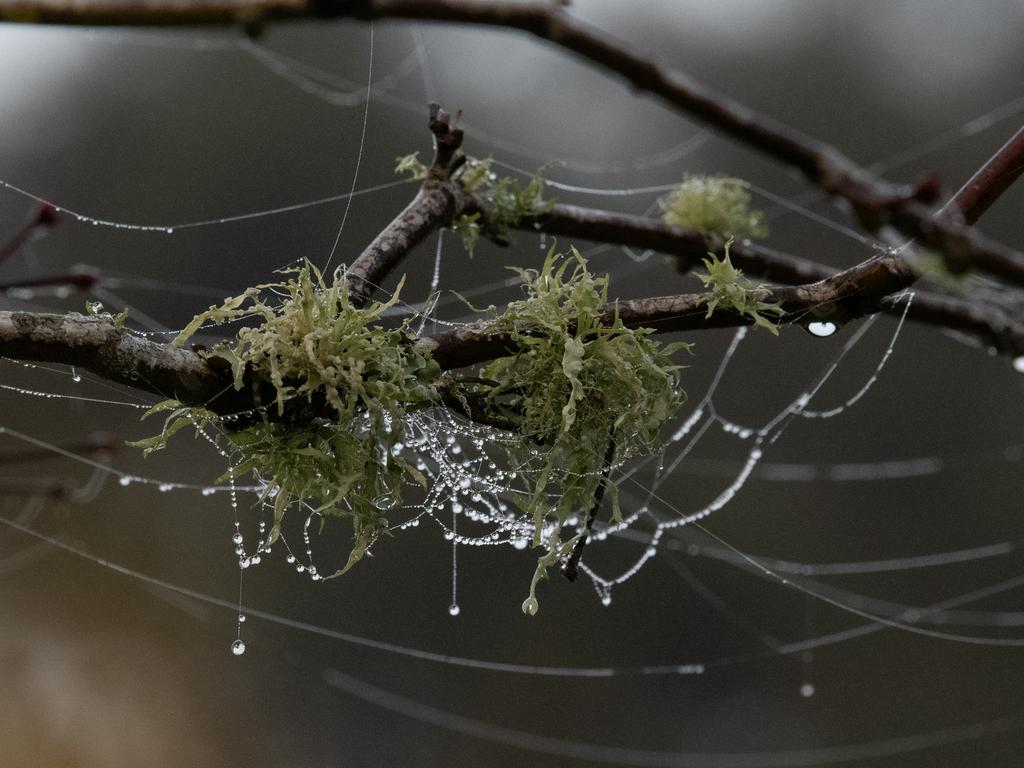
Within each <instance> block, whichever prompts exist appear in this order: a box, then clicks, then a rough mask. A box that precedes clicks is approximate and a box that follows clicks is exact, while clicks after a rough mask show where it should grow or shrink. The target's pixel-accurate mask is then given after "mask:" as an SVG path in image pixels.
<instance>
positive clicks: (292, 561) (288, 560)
mask: <svg viewBox="0 0 1024 768" xmlns="http://www.w3.org/2000/svg"><path fill="white" fill-rule="evenodd" d="M284 560H285V562H286V563H288V565H291V564H292V563H294V562H295V555H288V557H286V558H285V559H284Z"/></svg>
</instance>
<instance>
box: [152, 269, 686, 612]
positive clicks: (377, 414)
mask: <svg viewBox="0 0 1024 768" xmlns="http://www.w3.org/2000/svg"><path fill="white" fill-rule="evenodd" d="M516 271H517V272H518V273H519V274H520V276H521V277H522V279H523V281H524V283H525V287H526V291H527V295H526V297H525V298H523V299H521V300H519V301H515V302H512V303H511V304H509V306H508V307H507V309H506V310H504V311H502V312H498V311H496V310H494V308H493V307H492V308H491V309H490V310H488V312H489V313H490V317H489V318H487V319H486V320H484V321H482V323H481V327H480V330H482V331H484V332H487V333H494V334H505V335H509V336H511V337H512V339H513V340H514V341H515V343H516V345H517V348H518V350H519V351H518V352H517V353H516V354H514V355H509V356H506V357H502V358H499V359H497V360H495V361H493V362H491V363H490V364H488V365H486V366H484V367H483V368H482V369H481V370H480V371H479V375H478V376H468V377H459V376H458V375H457V374H454V373H448V374H445V376H444V377H442V376H441V372H440V370H439V369H438V366H437V364H436V363H435V362H434V360H433V359H432V358H431V357H430V356H429V355H427V354H426V353H425V352H423V351H422V350H423V349H425V347H423V346H417V345H416V344H415V343H414V341H413V339H411V338H410V336H409V335H407V333H406V330H407V325H408V322H411V321H407V322H406V323H405V324H402V325H400V326H398V327H394V328H388V327H385V326H384V325H383V324H382V320H383V314H384V312H385V311H386V310H387V309H389V308H390V307H392V306H394V305H395V303H396V302H397V301H398V292H397V291H396V293H395V295H394V296H393V297H392V298H391V299H390V300H389V301H387V302H376V303H373V304H371V305H370V306H369V307H366V308H362V309H360V308H357V307H354V306H353V305H352V304H351V302H350V300H349V293H348V287H347V284H346V282H345V280H344V278H343V277H342V276H341V274H340V273H339V272H335V273H334V275H333V280H332V281H331V282H330V283H327V281H325V279H324V277H323V276H322V275H321V274H320V272H318V271H317V269H316V268H315V267H314V266H312V265H311V264H309V263H308V262H307V263H306V264H305V265H304V266H303V267H301V268H299V269H294V270H290V271H288V272H286V273H285V279H284V280H282V281H280V282H277V283H271V284H267V285H259V286H256V287H253V288H250V289H248V290H247V291H245V292H244V293H242V294H241V295H239V296H236V297H234V298H230V299H226V300H225V301H224V302H223V303H222V304H220V305H217V306H213V307H211V308H210V309H209V310H208V311H206V312H203V313H202V314H200V315H198V316H197V317H196V318H195V319H194V320H193V321H192V322H191V323H189V325H188V327H186V328H185V330H184V331H183V332H182V333H181V334H180V335H179V337H178V338H177V339H176V340H175V341H174V343H175V344H177V345H181V344H183V343H184V342H185V341H186V340H187V339H188V338H190V337H191V336H192V334H194V333H195V332H196V331H197V330H199V328H201V327H203V326H205V325H208V324H214V325H216V324H221V323H227V322H235V321H248V322H249V323H250V324H249V325H247V326H246V327H243V328H242V329H240V330H239V331H238V332H237V334H236V336H235V338H234V339H233V340H231V341H228V342H223V343H220V344H218V345H217V346H215V347H214V348H213V349H212V350H210V351H209V352H206V353H204V354H206V355H207V357H208V358H209V359H210V361H211V363H213V364H216V365H221V366H225V367H228V368H230V370H231V374H232V380H233V382H234V386H235V387H236V388H237V389H242V388H243V387H248V386H252V383H253V382H254V381H259V380H263V381H267V382H270V384H271V385H272V386H273V392H274V397H273V400H272V402H270V403H269V404H268V408H266V409H257V410H255V411H253V412H252V413H250V414H246V415H243V419H242V420H241V421H238V420H232V419H230V418H229V417H226V418H222V417H219V416H217V415H216V414H214V413H212V412H210V411H209V410H206V409H203V408H198V407H188V406H183V405H182V404H180V403H178V402H176V401H166V402H164V403H161V404H160V405H158V406H156V407H155V408H153V409H152V410H151V411H150V413H154V414H155V413H161V414H164V415H165V422H164V429H163V430H162V432H161V434H160V435H157V436H156V437H153V438H150V439H148V440H142V441H139V442H138V443H136V445H137V446H139V447H142V448H144V449H145V450H146V452H147V453H150V452H152V451H155V450H159V449H161V448H163V447H164V446H165V445H166V444H167V441H168V439H169V438H170V437H171V436H173V435H174V434H175V433H177V432H179V431H180V430H182V429H186V428H195V429H196V430H197V431H198V430H201V429H203V428H205V427H208V426H213V427H216V428H217V429H218V431H219V432H221V433H223V434H224V435H225V436H226V438H227V439H228V440H229V441H230V442H231V444H232V445H233V447H234V449H235V450H236V451H237V453H238V455H239V456H240V462H239V463H238V464H237V465H236V466H235V467H234V468H233V470H232V474H231V475H230V477H232V478H237V477H241V476H243V475H245V474H247V473H252V474H253V475H254V476H255V477H256V478H257V480H259V481H261V482H262V484H263V487H264V489H265V490H264V492H263V497H262V501H265V502H267V503H268V504H271V503H272V506H273V509H274V523H273V526H272V528H271V530H270V533H269V535H268V537H267V541H266V546H268V547H269V546H270V545H271V544H273V543H274V542H275V541H276V539H277V538H278V537H279V536H280V531H281V524H282V520H283V518H284V516H285V513H286V512H287V510H288V509H289V508H291V507H293V506H298V505H300V504H301V505H303V506H304V507H305V508H306V509H307V510H313V511H315V512H316V513H319V514H320V515H322V516H324V517H341V518H347V519H349V520H350V521H351V524H352V526H353V543H352V549H351V552H350V553H349V555H348V560H347V562H346V563H345V565H344V567H342V568H341V569H339V570H338V571H337V572H336V573H335V574H334V575H338V574H340V573H343V572H345V571H346V570H348V568H350V567H352V566H353V565H354V564H355V563H356V562H358V561H359V560H360V559H361V558H362V557H363V556H364V555H365V554H366V553H367V551H368V550H369V548H370V547H371V546H372V545H373V543H374V542H375V541H376V540H377V539H378V538H379V537H380V536H381V535H382V534H384V533H386V532H387V530H388V523H387V520H386V518H385V514H386V513H387V511H388V510H389V509H392V508H393V507H395V506H397V505H398V504H399V503H400V502H401V494H402V488H403V486H404V485H409V484H411V483H419V484H420V485H422V486H424V487H426V485H427V483H426V480H425V478H424V477H423V476H422V475H421V474H420V473H419V472H418V471H417V470H416V469H415V467H413V466H411V465H410V464H409V463H408V462H407V461H405V460H404V459H403V458H402V453H401V448H400V447H399V443H402V441H403V431H404V425H405V423H406V417H407V415H408V414H409V413H411V412H412V411H414V410H417V409H420V408H424V407H428V406H432V405H437V404H438V401H439V396H438V387H439V385H440V382H442V381H444V382H445V383H446V385H449V384H454V393H455V396H456V398H458V399H460V400H461V401H462V402H463V403H464V404H467V405H468V403H469V402H470V400H472V402H473V406H474V412H476V413H482V414H484V415H485V416H486V415H490V416H494V417H497V418H499V419H500V420H501V422H502V423H508V424H511V425H513V426H514V428H515V429H516V431H517V432H519V433H520V435H521V436H520V438H519V439H517V440H510V441H508V442H507V443H504V445H506V450H507V451H508V458H509V465H510V466H512V467H522V468H524V471H522V472H519V473H518V479H517V480H516V482H518V483H520V485H519V486H518V487H515V488H512V489H511V490H510V493H509V494H508V498H509V500H510V501H511V503H513V504H515V505H517V506H519V507H520V509H521V510H522V511H523V513H524V514H527V515H530V516H532V519H533V524H534V530H535V534H534V545H535V546H538V547H543V548H544V550H545V554H544V555H543V556H541V557H540V558H539V559H538V563H537V567H536V570H535V572H534V576H533V580H532V582H531V586H530V598H529V599H528V600H527V602H526V603H524V606H523V607H524V610H525V611H526V612H527V613H534V612H536V610H537V605H538V604H537V601H536V595H535V591H536V586H537V583H538V581H539V580H541V579H543V578H546V576H547V571H548V568H550V566H552V565H554V564H555V563H557V562H558V560H560V559H562V558H564V557H566V556H567V554H568V553H569V551H570V549H571V548H572V546H573V544H574V543H575V541H576V537H565V538H566V539H567V540H563V534H562V529H563V527H564V526H566V525H567V524H568V521H569V520H570V519H571V518H573V517H574V516H576V517H577V520H578V519H579V516H580V515H585V514H586V513H587V510H589V509H590V508H591V506H593V501H594V498H595V493H596V491H597V489H598V486H599V484H600V483H602V471H603V470H604V462H605V457H606V456H609V455H611V454H612V453H614V456H615V461H616V462H620V461H625V460H627V459H630V458H633V457H637V456H643V455H648V454H650V453H652V452H654V451H656V450H657V449H658V448H659V447H660V446H661V438H660V430H661V427H662V426H663V424H664V423H665V421H667V420H668V419H669V418H671V417H672V416H673V415H674V414H675V412H676V411H677V409H678V408H679V406H680V404H681V403H682V402H683V400H684V398H685V395H684V393H683V392H682V390H681V389H680V386H679V370H680V368H679V366H678V365H675V364H674V363H673V362H672V360H671V357H670V356H671V355H672V354H673V353H674V352H675V351H676V350H678V349H681V348H684V347H686V346H687V345H685V344H661V343H659V342H656V341H654V340H653V339H651V338H650V331H649V330H645V329H635V328H627V327H626V326H625V325H624V324H623V323H622V321H621V320H620V319H619V317H618V316H617V314H616V313H614V311H613V312H611V313H610V314H609V313H608V312H607V311H606V309H605V308H606V306H607V301H608V278H607V277H595V276H594V275H592V274H591V273H590V272H589V271H588V269H587V265H586V262H585V260H584V259H583V257H582V256H580V254H579V253H578V252H577V251H576V250H575V249H573V250H572V252H571V254H570V255H569V256H568V257H565V258H563V257H562V256H560V255H558V254H556V253H555V252H554V250H553V249H552V251H550V252H549V253H548V255H547V258H546V259H545V261H544V264H543V266H542V267H541V268H540V269H538V270H516ZM399 288H401V284H400V285H399ZM147 415H148V414H147ZM612 441H614V450H613V451H610V450H609V443H610V442H612ZM526 468H530V469H529V471H525V470H526ZM606 488H607V491H608V496H609V498H610V499H611V502H612V510H613V512H612V514H613V517H614V518H615V519H618V518H619V517H620V515H619V511H618V504H617V498H616V496H617V494H616V492H615V487H614V479H612V481H610V482H608V484H607V485H606Z"/></svg>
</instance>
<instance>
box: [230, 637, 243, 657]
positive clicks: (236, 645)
mask: <svg viewBox="0 0 1024 768" xmlns="http://www.w3.org/2000/svg"><path fill="white" fill-rule="evenodd" d="M231 652H232V653H233V654H235V656H241V655H242V654H243V653H245V643H243V642H242V641H241V640H235V642H233V643H232V644H231Z"/></svg>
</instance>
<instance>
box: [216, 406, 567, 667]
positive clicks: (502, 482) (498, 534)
mask: <svg viewBox="0 0 1024 768" xmlns="http://www.w3.org/2000/svg"><path fill="white" fill-rule="evenodd" d="M512 443H515V447H516V451H515V455H516V456H518V457H520V459H521V460H522V463H519V464H516V465H514V466H513V465H511V464H510V461H509V455H510V454H509V451H508V448H510V447H512V446H511V444H512ZM389 457H393V458H397V457H402V458H403V460H404V461H406V462H408V463H409V464H411V465H412V466H413V467H415V468H416V470H417V471H419V472H420V473H421V474H422V475H423V476H424V477H425V478H426V480H427V488H426V491H424V490H423V489H422V488H421V487H420V486H419V485H418V484H416V483H414V482H413V481H411V480H407V481H406V482H407V484H408V485H409V486H410V487H409V489H408V490H409V491H410V493H409V494H408V496H409V497H410V499H411V501H409V502H408V503H406V502H405V501H403V502H401V503H399V502H398V501H397V497H396V495H393V494H389V493H385V494H383V495H382V496H380V497H378V498H377V499H376V500H375V504H376V505H377V506H378V508H379V509H381V511H382V512H385V513H387V515H388V517H387V519H386V521H385V525H386V527H387V529H388V530H389V531H391V532H392V533H398V532H401V531H406V530H408V529H412V528H418V527H420V525H421V524H430V525H435V526H437V527H438V528H439V529H440V531H441V533H442V537H443V539H444V540H445V541H446V542H450V543H451V545H452V547H453V552H454V549H455V548H456V547H459V546H475V547H479V546H505V545H507V546H512V547H513V548H515V549H517V550H524V549H526V548H527V547H528V546H529V545H530V544H531V542H533V541H534V539H535V535H536V531H535V524H534V519H533V516H532V515H528V514H524V513H521V512H515V511H512V509H511V508H510V505H509V503H508V501H507V499H508V496H509V495H511V494H516V495H519V496H529V495H530V494H532V492H533V490H532V489H533V483H534V479H535V478H536V475H537V474H538V473H539V472H540V470H541V467H542V466H543V465H544V462H545V458H546V456H545V453H544V452H543V451H542V450H540V449H527V450H525V451H524V450H523V449H522V439H521V438H519V437H516V436H513V435H510V434H508V433H506V432H501V431H499V430H496V429H492V428H490V427H486V426H482V425H478V424H474V423H471V422H467V421H464V420H462V419H460V418H459V417H457V416H455V415H452V414H450V413H449V412H447V411H446V410H445V409H430V410H426V411H421V412H417V413H414V414H409V415H407V416H406V424H405V432H404V441H403V442H401V443H396V444H395V445H394V446H392V448H391V449H390V451H388V452H382V455H381V460H382V461H384V462H387V461H390V460H391V458H389ZM552 487H556V485H555V483H552ZM215 490H216V489H213V488H205V489H203V491H202V492H203V494H204V495H210V494H212V493H214V492H215ZM275 494H276V489H275V488H271V489H270V492H269V493H267V494H266V497H267V498H266V499H265V500H264V502H263V504H262V513H263V514H264V515H267V514H272V508H273V497H274V495H275ZM552 501H553V503H554V501H556V499H555V497H552ZM300 504H303V506H305V511H306V517H305V520H304V522H303V524H302V543H303V550H304V552H303V553H302V555H301V556H300V555H297V554H296V551H294V550H293V549H292V547H291V546H290V545H289V543H288V538H287V536H286V534H285V533H284V532H282V533H281V535H280V536H279V538H278V540H277V541H278V542H280V544H281V545H282V546H283V547H284V550H285V552H286V555H285V562H286V563H287V564H288V565H289V566H291V567H293V568H294V569H295V571H296V572H297V573H299V574H303V575H305V576H307V577H309V578H310V579H311V580H312V581H315V582H320V581H323V580H325V579H328V578H330V576H324V575H323V574H324V573H326V572H328V571H327V570H324V569H323V566H322V565H321V566H318V565H317V562H318V559H317V557H316V554H315V552H314V546H313V544H314V541H313V537H312V535H311V533H310V528H311V526H312V524H313V523H314V521H319V519H320V514H319V513H318V512H316V511H315V510H314V509H313V507H312V506H311V505H306V504H304V503H302V502H300ZM231 505H232V510H233V512H234V519H235V530H234V532H233V533H232V535H231V546H232V549H233V551H234V554H235V555H236V556H237V558H238V566H239V569H240V570H241V571H246V570H248V569H250V568H253V567H255V566H259V565H261V564H262V563H263V562H265V561H267V560H269V556H270V554H271V551H272V548H273V547H274V546H276V543H277V542H275V544H273V545H272V544H271V542H270V536H269V530H268V523H267V520H266V519H261V520H260V521H259V522H258V524H257V531H256V532H257V537H256V543H255V547H250V548H248V549H247V548H246V537H245V535H244V534H243V531H242V523H241V521H240V519H239V503H238V498H237V493H236V491H235V488H234V486H233V484H232V489H231ZM513 506H514V505H513ZM582 524H583V520H582V519H581V518H580V517H579V516H576V517H572V518H570V519H569V520H568V521H566V525H567V526H570V527H572V526H575V527H579V526H581V525H582ZM560 529H561V526H560V525H558V524H557V523H556V522H554V521H547V522H545V524H544V526H543V529H542V530H541V531H540V536H539V538H540V541H542V542H544V541H547V540H549V538H550V537H551V536H553V535H556V534H557V533H558V532H559V531H560ZM453 568H454V563H453ZM453 582H454V571H453ZM453 589H454V583H453ZM449 613H450V614H451V615H452V616H457V615H458V614H459V613H460V608H459V605H458V603H457V602H456V601H455V598H454V593H453V599H452V603H451V605H450V606H449ZM238 620H239V624H241V623H242V622H244V621H245V616H244V614H242V613H241V607H240V608H239V617H238ZM231 651H232V653H234V654H235V655H237V656H240V655H242V654H243V653H245V643H244V642H243V641H242V640H241V638H238V639H236V640H235V641H234V642H233V643H232V645H231Z"/></svg>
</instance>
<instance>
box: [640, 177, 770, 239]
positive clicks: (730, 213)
mask: <svg viewBox="0 0 1024 768" xmlns="http://www.w3.org/2000/svg"><path fill="white" fill-rule="evenodd" d="M658 203H659V205H660V206H661V210H662V214H661V217H662V219H664V221H665V222H667V223H668V224H675V225H676V226H680V227H686V228H687V229H695V230H697V231H698V232H700V233H701V234H702V235H704V237H705V239H707V240H708V242H709V243H712V244H715V245H718V244H721V243H724V242H725V241H726V240H728V239H729V238H730V237H733V238H736V237H738V238H741V239H742V238H759V237H766V236H767V235H768V226H767V224H765V220H764V214H763V213H762V212H761V211H758V210H754V209H752V208H751V207H750V193H749V192H747V187H746V184H745V183H744V182H743V181H741V180H740V179H734V178H732V177H729V176H690V175H687V176H686V178H685V179H684V181H683V183H682V184H680V185H679V186H677V187H676V188H675V189H673V190H672V191H671V192H670V193H669V194H668V195H666V196H665V197H663V198H661V199H660V200H659V201H658Z"/></svg>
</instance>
